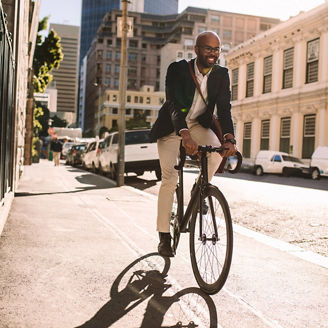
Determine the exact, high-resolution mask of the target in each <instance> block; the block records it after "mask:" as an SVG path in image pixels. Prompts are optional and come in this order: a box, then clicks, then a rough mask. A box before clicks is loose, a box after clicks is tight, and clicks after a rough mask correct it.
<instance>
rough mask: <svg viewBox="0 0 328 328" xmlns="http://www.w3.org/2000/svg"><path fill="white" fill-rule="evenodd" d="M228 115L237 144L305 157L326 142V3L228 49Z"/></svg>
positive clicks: (250, 152)
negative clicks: (231, 117) (230, 102)
mask: <svg viewBox="0 0 328 328" xmlns="http://www.w3.org/2000/svg"><path fill="white" fill-rule="evenodd" d="M226 59H227V64H228V67H229V69H230V73H231V90H232V114H233V118H234V121H235V127H236V129H235V130H236V132H235V133H236V136H237V141H238V145H239V148H240V149H242V151H243V155H244V157H245V158H250V159H254V158H255V156H256V154H257V152H258V151H259V150H261V149H270V150H280V151H286V152H289V153H291V154H293V155H294V156H297V157H300V158H303V159H308V158H310V157H311V154H312V153H313V151H314V149H315V148H316V147H317V146H327V145H328V131H327V126H328V102H327V100H328V93H327V87H328V3H327V2H326V3H324V4H322V5H320V6H319V7H316V8H314V9H312V10H310V11H308V12H302V13H300V14H298V15H297V16H295V17H293V18H290V19H289V20H288V21H286V22H284V23H281V24H280V25H278V26H276V27H274V28H272V29H270V30H268V31H266V32H264V33H262V34H260V35H258V36H255V37H254V38H251V39H250V40H248V41H246V42H245V43H243V44H241V45H239V46H237V47H235V48H234V49H232V50H231V51H230V52H229V53H228V55H227V56H226Z"/></svg>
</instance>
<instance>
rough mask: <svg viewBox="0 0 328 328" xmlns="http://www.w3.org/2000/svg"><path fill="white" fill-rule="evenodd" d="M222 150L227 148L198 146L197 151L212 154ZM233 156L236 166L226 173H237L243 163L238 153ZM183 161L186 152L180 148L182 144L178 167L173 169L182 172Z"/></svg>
mask: <svg viewBox="0 0 328 328" xmlns="http://www.w3.org/2000/svg"><path fill="white" fill-rule="evenodd" d="M224 150H227V148H224V147H222V146H220V147H213V146H198V151H199V152H201V153H213V152H217V153H222V152H223V151H224ZM235 156H236V157H237V165H236V167H235V168H234V169H233V170H230V169H229V170H228V172H229V173H232V174H234V173H237V172H238V171H239V170H240V167H241V164H242V162H243V156H242V155H241V153H240V152H239V151H237V152H236V154H235ZM185 161H186V150H185V148H184V147H183V146H182V144H180V161H179V164H178V165H175V166H174V168H175V169H176V170H178V171H179V170H182V168H183V166H184V164H185Z"/></svg>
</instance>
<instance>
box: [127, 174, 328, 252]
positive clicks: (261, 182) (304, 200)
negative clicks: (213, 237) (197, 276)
mask: <svg viewBox="0 0 328 328" xmlns="http://www.w3.org/2000/svg"><path fill="white" fill-rule="evenodd" d="M185 172H186V174H185V179H184V182H185V187H186V192H185V204H187V202H188V201H189V190H190V189H191V186H192V184H193V183H194V180H195V177H196V176H197V170H196V169H193V168H189V169H188V168H187V169H186V170H185ZM212 182H213V183H214V184H215V185H217V186H218V187H219V188H220V189H221V191H222V192H223V193H224V195H225V197H226V199H227V201H228V203H229V206H230V209H231V213H232V219H233V222H235V223H238V224H240V225H242V226H244V227H246V228H249V229H252V230H254V231H258V232H261V233H263V234H265V235H267V236H271V237H274V238H277V239H279V240H283V241H285V242H288V243H292V244H294V245H298V246H300V247H302V248H304V249H306V250H309V251H313V252H316V253H318V254H320V255H323V256H326V257H328V201H327V200H328V193H327V190H328V179H324V178H322V179H321V180H319V181H313V180H311V179H304V178H302V177H287V178H286V177H282V176H278V175H263V176H261V177H257V176H255V175H253V174H249V173H237V174H229V173H224V174H220V175H217V176H215V177H214V178H213V181H212ZM126 183H127V184H128V185H131V186H133V187H135V188H138V189H140V190H144V191H145V192H148V193H151V194H153V195H157V194H158V190H159V186H160V183H159V182H158V181H156V178H155V175H154V174H153V173H145V174H144V175H143V176H141V177H136V176H130V177H127V178H126Z"/></svg>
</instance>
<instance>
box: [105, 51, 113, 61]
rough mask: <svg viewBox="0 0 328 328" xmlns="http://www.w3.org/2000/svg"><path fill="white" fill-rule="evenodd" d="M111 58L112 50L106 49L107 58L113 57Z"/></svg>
mask: <svg viewBox="0 0 328 328" xmlns="http://www.w3.org/2000/svg"><path fill="white" fill-rule="evenodd" d="M111 58H112V52H111V51H106V59H111Z"/></svg>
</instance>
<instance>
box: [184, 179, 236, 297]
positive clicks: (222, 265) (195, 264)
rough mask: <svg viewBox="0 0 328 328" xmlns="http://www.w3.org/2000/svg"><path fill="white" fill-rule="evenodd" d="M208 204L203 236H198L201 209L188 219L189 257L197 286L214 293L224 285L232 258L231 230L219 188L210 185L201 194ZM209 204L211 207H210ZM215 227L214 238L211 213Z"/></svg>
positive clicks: (229, 216)
mask: <svg viewBox="0 0 328 328" xmlns="http://www.w3.org/2000/svg"><path fill="white" fill-rule="evenodd" d="M204 200H205V201H206V202H207V204H208V211H207V213H206V214H205V213H202V216H201V217H202V237H201V238H199V235H200V233H199V225H200V221H201V220H200V214H199V212H200V210H199V207H200V206H199V204H200V202H199V200H198V204H197V206H196V208H197V210H196V211H194V214H193V216H192V218H191V221H190V242H189V246H190V258H191V265H192V270H193V273H194V276H195V279H196V281H197V283H198V285H199V287H200V288H201V289H202V290H203V291H204V292H205V293H207V294H210V295H211V294H215V293H217V292H219V291H220V289H221V288H222V287H223V286H224V284H225V282H226V280H227V277H228V274H229V270H230V266H231V260H232V250H233V231H232V222H231V215H230V209H229V206H228V203H227V201H226V199H225V198H224V196H223V194H222V193H221V191H220V190H219V189H218V188H217V187H215V186H213V185H209V186H208V187H207V188H206V189H205V191H204V193H203V197H202V200H201V201H202V203H201V204H203V202H204ZM211 203H212V204H213V206H211ZM212 213H214V215H215V222H216V226H217V230H218V238H215V230H214V225H213V214H212Z"/></svg>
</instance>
